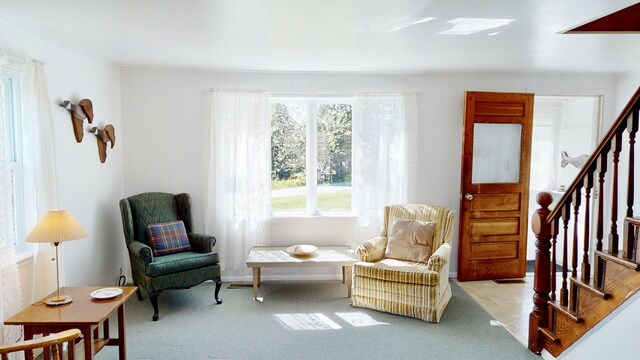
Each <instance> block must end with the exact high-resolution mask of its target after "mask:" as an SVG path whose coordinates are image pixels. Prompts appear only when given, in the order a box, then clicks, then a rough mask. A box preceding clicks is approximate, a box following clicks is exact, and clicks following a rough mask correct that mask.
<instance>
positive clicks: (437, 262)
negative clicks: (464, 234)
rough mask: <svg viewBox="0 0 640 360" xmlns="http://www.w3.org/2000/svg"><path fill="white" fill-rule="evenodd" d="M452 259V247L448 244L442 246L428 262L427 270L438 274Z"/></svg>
mask: <svg viewBox="0 0 640 360" xmlns="http://www.w3.org/2000/svg"><path fill="white" fill-rule="evenodd" d="M450 257H451V245H449V244H448V243H444V244H442V245H440V247H439V248H438V250H436V251H435V252H434V253H433V254H432V255H431V257H430V258H429V261H428V262H427V269H428V270H433V271H436V272H438V273H439V272H441V270H442V267H443V266H445V265H447V264H448V263H449V258H450Z"/></svg>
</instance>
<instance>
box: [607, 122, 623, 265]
mask: <svg viewBox="0 0 640 360" xmlns="http://www.w3.org/2000/svg"><path fill="white" fill-rule="evenodd" d="M611 150H613V180H612V185H613V189H612V192H611V231H610V232H609V251H610V252H611V253H612V254H617V253H618V251H619V248H618V245H619V236H618V225H617V222H618V163H619V162H620V151H622V132H620V131H619V132H616V134H615V135H614V136H613V138H612V139H611Z"/></svg>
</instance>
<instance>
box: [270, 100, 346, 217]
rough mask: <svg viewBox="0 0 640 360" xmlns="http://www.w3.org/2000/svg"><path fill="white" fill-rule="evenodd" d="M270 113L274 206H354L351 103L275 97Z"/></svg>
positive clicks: (337, 208)
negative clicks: (311, 181)
mask: <svg viewBox="0 0 640 360" xmlns="http://www.w3.org/2000/svg"><path fill="white" fill-rule="evenodd" d="M271 116H272V117H271V159H272V160H271V179H272V208H273V211H274V212H277V211H308V212H310V213H316V212H318V211H347V210H350V209H351V122H352V111H351V105H350V104H347V103H326V102H315V101H291V102H276V103H272V105H271ZM308 148H309V149H308ZM307 167H309V169H307ZM308 176H312V177H316V181H315V182H313V183H310V182H309V181H307V177H308ZM311 185H315V186H311ZM308 200H311V201H308Z"/></svg>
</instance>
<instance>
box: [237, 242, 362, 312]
mask: <svg viewBox="0 0 640 360" xmlns="http://www.w3.org/2000/svg"><path fill="white" fill-rule="evenodd" d="M356 261H358V259H357V257H356V255H355V251H354V250H353V249H352V248H351V247H349V246H346V245H345V246H318V250H316V251H315V252H314V253H313V254H311V255H307V256H296V255H292V254H290V253H289V252H288V251H287V247H286V246H254V247H253V248H251V251H250V252H249V256H248V257H247V267H250V268H253V298H254V299H257V298H258V286H260V270H261V269H262V268H266V267H312V266H341V267H342V283H343V284H346V285H347V296H348V297H351V267H352V266H353V264H354V263H355V262H356Z"/></svg>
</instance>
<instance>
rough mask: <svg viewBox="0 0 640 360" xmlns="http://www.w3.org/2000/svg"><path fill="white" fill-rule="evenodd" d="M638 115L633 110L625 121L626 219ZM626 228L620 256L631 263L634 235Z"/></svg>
mask: <svg viewBox="0 0 640 360" xmlns="http://www.w3.org/2000/svg"><path fill="white" fill-rule="evenodd" d="M638 113H640V110H637V109H636V110H634V111H633V113H632V115H631V116H630V117H629V118H628V119H627V131H628V132H629V176H628V177H627V217H633V196H634V184H633V183H634V181H635V172H634V170H633V168H634V166H635V150H634V148H635V146H634V145H635V143H636V133H637V132H638ZM625 226H627V228H626V229H625V235H624V239H625V242H624V244H623V245H622V254H623V256H624V257H625V258H627V259H631V260H632V261H636V259H632V258H633V249H634V248H635V246H634V243H633V242H634V233H633V226H629V224H628V223H626V224H625Z"/></svg>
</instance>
